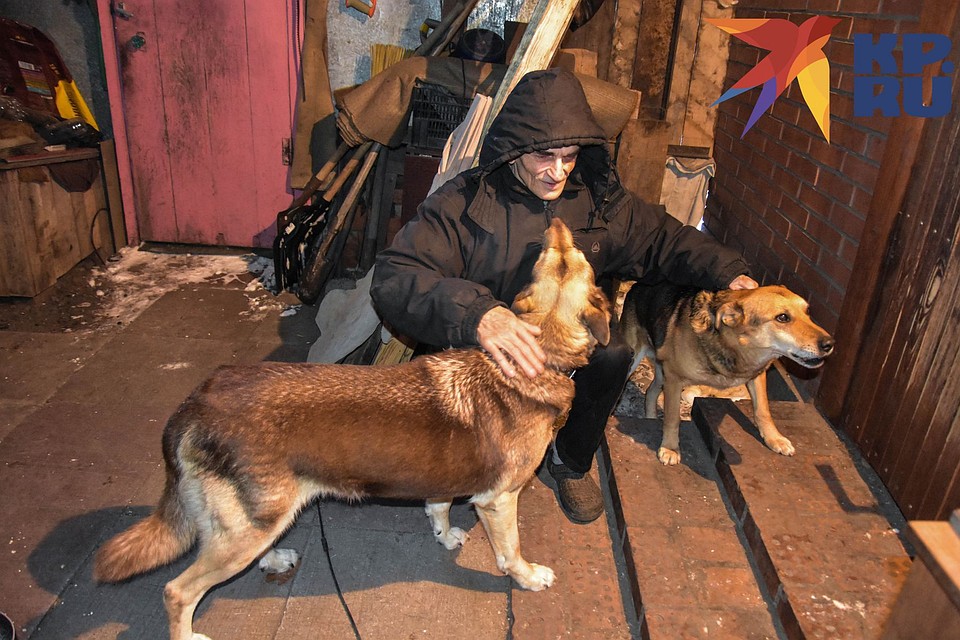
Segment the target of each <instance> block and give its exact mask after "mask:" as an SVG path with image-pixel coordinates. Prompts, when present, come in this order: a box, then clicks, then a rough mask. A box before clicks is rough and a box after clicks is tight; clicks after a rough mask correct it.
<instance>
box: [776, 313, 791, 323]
mask: <svg viewBox="0 0 960 640" xmlns="http://www.w3.org/2000/svg"><path fill="white" fill-rule="evenodd" d="M790 320H792V318H791V317H790V314H789V313H781V314H780V315H778V316H777V322H783V323H787V322H790Z"/></svg>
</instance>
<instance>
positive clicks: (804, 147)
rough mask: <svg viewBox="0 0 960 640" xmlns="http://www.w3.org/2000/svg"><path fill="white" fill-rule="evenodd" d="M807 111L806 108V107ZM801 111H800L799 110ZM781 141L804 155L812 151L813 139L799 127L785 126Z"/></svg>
mask: <svg viewBox="0 0 960 640" xmlns="http://www.w3.org/2000/svg"><path fill="white" fill-rule="evenodd" d="M804 109H806V107H804ZM798 111H799V110H798ZM780 139H781V141H782V142H783V144H785V145H787V146H789V147H790V148H791V149H796V150H797V151H800V152H802V153H806V152H807V151H809V150H810V143H811V137H810V134H809V133H808V132H807V131H804V130H803V129H799V128H797V127H790V126H785V127H783V133H781V138H780Z"/></svg>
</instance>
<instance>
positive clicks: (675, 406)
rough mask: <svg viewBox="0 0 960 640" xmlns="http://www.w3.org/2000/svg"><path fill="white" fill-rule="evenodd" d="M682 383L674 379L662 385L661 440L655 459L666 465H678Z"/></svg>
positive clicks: (667, 380)
mask: <svg viewBox="0 0 960 640" xmlns="http://www.w3.org/2000/svg"><path fill="white" fill-rule="evenodd" d="M682 394H683V383H682V381H680V380H677V379H676V378H675V377H672V376H671V377H670V378H667V379H666V380H664V385H663V438H662V440H661V441H660V448H659V449H657V459H659V460H660V462H661V463H663V464H666V465H674V464H680V396H681V395H682Z"/></svg>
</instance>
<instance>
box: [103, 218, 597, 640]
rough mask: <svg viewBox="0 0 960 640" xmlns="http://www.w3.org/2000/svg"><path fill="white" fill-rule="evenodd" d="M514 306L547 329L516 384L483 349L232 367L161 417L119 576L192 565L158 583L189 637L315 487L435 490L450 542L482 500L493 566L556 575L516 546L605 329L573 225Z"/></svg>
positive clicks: (431, 502) (109, 576)
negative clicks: (155, 457)
mask: <svg viewBox="0 0 960 640" xmlns="http://www.w3.org/2000/svg"><path fill="white" fill-rule="evenodd" d="M513 308H514V311H515V312H516V313H517V314H518V315H519V316H520V317H521V318H522V319H523V320H525V321H527V322H529V323H531V324H535V325H537V326H539V327H540V328H541V331H542V332H541V335H540V340H541V343H542V347H543V350H544V352H545V353H546V354H547V362H546V367H547V369H546V371H544V372H543V373H542V374H540V375H539V376H537V377H536V378H535V379H532V380H531V379H529V378H527V377H526V376H523V375H518V376H515V377H512V378H507V377H506V376H504V375H503V372H502V371H501V369H500V367H499V366H498V365H497V364H496V363H495V362H494V361H493V359H492V358H490V357H489V356H488V355H487V354H485V353H483V352H482V351H480V350H467V349H461V350H449V351H445V352H442V353H439V354H436V355H431V356H423V357H421V358H417V359H415V360H413V361H411V362H408V363H405V364H400V365H394V366H381V367H373V366H342V365H340V366H338V365H317V364H283V363H264V364H262V365H253V366H240V367H222V368H220V369H219V370H217V371H216V372H215V373H214V374H213V376H212V377H211V378H210V379H208V380H207V381H206V382H204V383H203V384H202V385H201V386H200V387H199V388H198V389H197V390H196V391H194V392H193V394H192V395H191V396H190V397H189V398H188V399H187V400H186V401H185V402H184V403H183V405H181V407H180V409H179V410H178V411H177V413H176V414H174V416H173V417H172V418H171V419H170V421H169V422H168V423H167V426H166V429H165V431H164V435H163V453H164V459H165V461H166V466H167V480H166V486H165V488H164V493H163V496H162V498H161V500H160V504H159V506H158V507H157V509H156V511H155V512H154V513H153V514H152V515H150V516H149V517H148V518H146V519H145V520H142V521H141V522H139V523H137V524H136V525H134V526H133V527H131V528H130V529H128V530H127V531H125V532H123V533H121V534H119V535H118V536H116V537H115V538H113V539H111V540H110V541H109V542H107V543H106V545H105V546H104V547H103V548H102V549H101V550H100V551H99V553H98V555H97V560H96V569H95V576H96V578H97V579H98V580H101V581H110V582H116V581H120V580H124V579H127V578H129V577H131V576H133V575H136V574H138V573H143V572H145V571H149V570H151V569H153V568H155V567H158V566H160V565H163V564H165V563H168V562H171V561H172V560H174V559H176V558H177V557H178V556H180V555H182V554H183V553H185V552H186V551H187V550H188V549H190V547H191V546H193V544H194V543H195V542H196V541H199V544H200V551H199V554H198V557H197V559H196V561H195V562H194V563H193V564H192V565H191V566H190V567H189V568H188V569H187V570H186V571H184V572H183V573H182V574H181V575H180V576H178V577H177V578H175V579H174V580H172V581H171V582H170V583H168V584H167V585H166V588H165V589H164V602H165V605H166V608H167V615H168V617H169V621H170V637H171V639H172V640H193V638H194V635H193V630H192V629H193V626H192V625H193V614H194V610H195V608H196V606H197V603H198V602H199V601H200V598H201V597H203V595H204V593H206V592H207V590H209V589H210V588H211V587H213V586H214V585H216V584H219V583H220V582H223V581H224V580H227V579H229V578H230V577H232V576H234V575H236V574H237V573H239V572H240V571H242V570H243V569H244V568H245V567H247V565H249V564H250V563H251V562H253V561H254V560H255V559H256V558H257V557H259V556H260V555H262V554H263V553H264V552H266V551H267V550H268V549H269V548H270V545H272V544H273V542H274V541H275V540H276V539H277V537H279V536H280V534H281V533H283V531H284V530H285V529H286V528H287V527H289V526H290V525H291V523H292V522H293V521H294V519H295V518H296V515H297V513H298V512H299V510H300V509H301V508H302V507H303V506H304V505H306V504H307V503H308V502H310V501H311V500H313V499H314V498H315V497H316V496H318V495H333V496H339V497H343V498H347V499H359V498H362V497H364V496H379V497H394V498H421V499H427V509H426V510H427V515H428V516H429V517H430V520H431V522H432V523H433V528H434V533H435V535H436V537H437V539H438V540H439V541H440V542H442V543H443V544H444V545H445V546H447V548H450V549H452V548H454V547H456V546H458V545H460V544H462V543H463V541H464V540H465V538H466V536H465V534H464V533H463V532H462V531H460V530H459V529H456V528H451V527H450V521H449V510H450V504H451V501H452V499H453V497H455V496H472V498H471V501H472V502H473V504H474V505H475V506H476V510H477V514H478V515H479V517H480V520H481V521H482V522H483V526H484V528H485V529H486V530H487V534H488V536H489V538H490V542H491V544H492V546H493V550H494V553H495V555H496V558H497V566H498V567H499V568H500V569H501V570H502V571H504V572H506V573H508V574H509V575H510V576H512V577H513V578H514V579H515V580H516V581H517V583H519V584H520V585H521V586H522V587H524V588H526V589H533V590H540V589H543V588H545V587H549V586H550V585H551V584H552V583H553V581H554V574H553V571H552V570H550V569H549V568H548V567H543V566H540V565H536V564H531V563H529V562H527V561H526V560H524V559H523V558H522V557H521V555H520V542H519V534H518V529H517V496H518V494H519V492H520V489H521V488H522V487H523V486H524V485H525V484H526V483H527V482H528V481H529V480H530V478H531V477H532V476H533V474H534V471H535V470H536V468H537V466H538V465H539V464H540V461H541V459H542V458H543V454H544V452H545V451H546V448H547V445H548V444H549V443H550V440H551V439H552V438H553V435H554V430H555V426H554V425H555V423H556V422H557V419H558V417H559V416H561V415H562V414H564V413H565V412H566V411H567V410H569V408H570V403H571V401H572V399H573V393H574V386H573V381H572V380H571V379H570V378H569V376H568V374H569V372H570V371H571V370H573V369H576V368H578V367H581V366H583V365H585V364H586V363H587V359H588V357H589V355H590V353H591V352H592V350H593V348H594V346H595V345H596V344H597V343H598V342H599V343H600V344H606V343H607V342H608V340H609V338H610V333H609V331H610V329H609V321H610V306H609V303H608V302H607V300H606V298H604V296H603V294H602V293H601V292H600V290H599V289H598V288H597V287H596V286H595V284H594V274H593V270H592V269H591V268H590V265H589V263H588V262H587V261H586V259H585V258H584V256H583V254H582V253H581V252H580V250H579V249H577V248H576V247H574V245H573V238H572V237H571V234H570V231H569V230H568V229H567V227H566V226H564V224H563V223H562V222H561V221H560V220H559V219H554V221H553V223H552V225H551V226H550V228H549V229H547V231H546V233H545V239H544V248H543V251H542V252H541V254H540V257H539V259H538V260H537V263H536V265H535V266H534V270H533V282H532V283H531V284H530V286H529V287H527V289H525V290H524V291H523V292H521V294H520V295H519V296H517V299H516V301H515V302H514V306H513Z"/></svg>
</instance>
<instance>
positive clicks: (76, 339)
mask: <svg viewBox="0 0 960 640" xmlns="http://www.w3.org/2000/svg"><path fill="white" fill-rule="evenodd" d="M269 279H270V265H269V261H267V260H265V259H263V258H257V257H256V256H253V255H251V254H237V255H215V254H189V253H170V252H161V251H146V250H136V249H125V250H124V251H123V252H121V254H119V255H118V256H117V259H116V260H115V261H110V262H107V263H106V264H97V263H96V262H94V261H92V260H87V261H84V262H83V263H81V264H80V265H79V266H78V267H77V268H75V269H74V270H73V271H71V272H70V273H68V274H67V275H66V276H64V277H63V278H61V280H60V281H59V282H58V283H57V285H56V286H54V287H53V288H51V289H49V290H47V291H45V292H43V293H42V294H41V295H39V296H37V297H36V298H34V299H30V300H28V299H13V298H0V612H3V613H5V614H6V615H7V616H9V617H10V618H11V619H12V620H13V621H14V623H15V626H16V628H17V634H18V635H17V637H18V638H35V639H46V638H50V639H62V638H89V639H94V638H96V639H100V638H125V639H139V638H164V637H167V632H166V617H165V613H164V610H163V605H162V599H161V593H162V588H163V584H164V583H165V582H167V581H168V580H170V579H171V578H172V577H173V576H175V575H177V574H178V573H179V572H181V571H182V570H183V569H184V568H185V567H186V566H187V564H188V563H189V562H190V559H191V557H192V555H191V554H188V556H186V557H184V558H182V559H180V560H178V561H177V562H175V563H173V564H171V565H170V566H168V567H165V568H162V569H160V570H158V571H155V572H153V573H151V574H148V575H145V576H141V577H138V578H134V579H132V580H130V581H128V582H127V583H125V584H121V585H97V584H95V583H94V582H93V581H92V580H91V563H92V558H93V554H94V552H95V551H96V549H97V547H98V546H99V545H100V544H101V543H102V542H103V541H104V540H105V539H106V538H108V537H109V536H111V535H113V534H115V533H116V532H118V531H120V530H122V529H124V528H126V527H128V526H130V525H131V524H132V523H134V522H136V521H137V520H139V519H140V518H142V517H144V516H145V515H146V514H147V513H149V511H150V509H151V508H152V506H153V505H154V504H155V501H156V499H157V497H158V496H159V493H160V490H161V488H162V482H163V465H162V459H161V456H160V434H161V432H162V429H163V425H164V423H165V421H166V419H167V418H168V417H169V415H170V414H171V413H172V412H173V411H174V410H175V409H176V407H177V406H178V405H179V403H180V402H181V401H182V400H183V399H184V397H186V395H187V394H188V393H189V391H190V390H191V389H192V388H193V387H194V386H196V385H197V384H198V383H199V382H200V381H202V380H203V379H204V377H206V376H207V375H208V374H209V373H210V372H211V371H212V370H213V369H214V368H216V367H217V366H219V365H221V364H227V363H251V362H258V361H262V360H280V361H302V360H305V359H306V356H307V352H308V351H309V348H310V345H311V344H312V343H313V341H314V340H315V339H316V337H317V332H318V330H317V326H316V323H315V316H316V307H308V306H302V305H301V304H299V301H298V300H297V299H296V298H295V297H294V296H292V295H290V294H282V295H279V296H275V295H274V294H272V293H270V292H269V291H268V290H266V289H265V288H264V287H263V282H266V281H269ZM636 382H637V384H640V385H641V386H642V384H643V382H642V380H639V379H638V380H637V381H636ZM781 382H782V384H781V388H782V389H783V394H785V395H784V396H783V397H777V398H775V400H778V402H777V403H775V404H776V407H775V418H777V419H780V416H782V418H783V425H781V426H782V430H783V431H784V432H785V433H786V434H787V435H788V436H790V437H792V438H793V439H794V442H795V444H797V445H798V446H797V448H798V454H797V456H795V457H793V458H784V457H781V456H777V455H776V454H774V453H772V452H770V451H769V450H767V449H766V448H765V447H763V445H762V443H760V442H759V441H758V438H757V436H756V435H755V430H752V425H751V424H750V422H749V419H748V418H746V417H745V416H749V407H748V406H746V407H744V408H743V410H742V411H741V407H742V406H743V404H742V403H736V404H734V403H733V402H730V401H729V400H718V399H710V400H709V401H706V402H703V403H701V401H699V400H698V401H697V404H696V405H695V407H694V411H693V413H694V416H693V417H694V422H688V423H686V424H685V425H684V427H683V428H682V444H681V446H682V449H683V451H684V460H683V463H682V464H681V465H680V466H678V467H675V468H664V467H661V466H660V465H659V464H658V463H657V462H656V455H655V453H656V446H657V442H658V439H659V427H658V425H657V423H656V421H652V420H644V419H643V418H642V416H643V400H642V396H641V394H640V392H639V389H638V388H637V386H636V384H634V383H631V384H629V385H628V388H627V390H626V391H625V394H624V398H623V401H622V403H621V406H620V408H619V409H618V411H617V414H616V416H615V417H614V418H613V419H611V422H610V425H609V426H608V434H607V443H606V444H605V445H604V447H603V448H602V450H601V452H600V453H599V455H598V464H597V465H595V468H594V470H593V473H595V474H596V477H597V478H598V479H599V480H600V481H601V483H602V485H603V486H604V489H605V493H606V496H605V497H606V499H607V510H606V516H607V517H606V518H601V519H600V520H598V521H597V522H595V523H593V524H590V525H586V526H582V525H575V524H572V523H570V522H569V521H567V520H566V518H565V517H564V516H563V515H562V513H561V512H560V510H559V508H558V507H557V505H556V502H555V499H554V495H553V492H552V489H551V487H550V486H549V485H548V484H546V483H545V482H544V480H542V479H540V478H539V477H538V478H534V479H533V480H532V481H531V483H530V485H529V486H528V488H527V489H525V490H524V492H523V493H522V494H521V498H520V535H521V542H522V545H523V550H524V555H525V556H526V557H527V558H528V559H530V560H532V561H536V562H538V563H541V564H546V565H548V566H551V567H552V568H553V569H554V570H555V571H556V573H557V583H556V585H555V586H554V587H553V588H551V589H549V590H547V591H545V592H540V593H531V592H525V591H522V590H519V589H517V588H515V585H513V584H511V582H510V580H509V579H508V578H506V577H504V576H503V575H502V574H501V573H500V572H499V571H498V570H497V568H496V563H495V561H494V558H493V555H492V553H491V552H490V547H489V543H488V542H487V540H486V536H485V533H484V531H483V529H482V527H481V526H480V525H479V523H478V521H477V518H476V515H475V514H474V512H473V510H472V509H471V508H470V506H469V505H468V504H465V503H460V504H456V505H455V506H454V509H453V512H452V520H453V524H454V525H455V526H459V527H461V528H463V529H465V530H467V531H468V532H469V534H470V540H469V541H468V542H467V544H466V545H465V546H464V547H463V548H462V549H460V550H458V551H453V552H450V551H447V550H446V549H444V548H443V547H442V546H440V545H439V544H437V543H436V542H435V540H434V538H433V535H432V533H431V531H430V527H429V525H428V522H427V519H426V517H425V515H424V513H423V508H422V505H420V504H415V503H402V502H367V503H363V504H360V505H348V504H345V503H342V502H337V501H324V502H321V503H320V504H319V506H317V505H314V506H311V507H310V508H308V509H307V510H305V512H304V513H303V514H302V515H301V517H300V518H299V520H298V522H297V523H296V525H295V526H294V527H293V528H292V530H291V531H290V532H289V533H288V534H287V535H286V536H285V537H284V539H283V540H282V541H281V542H280V546H283V547H292V548H296V549H298V550H299V552H300V555H301V563H300V566H299V567H298V569H297V570H296V572H294V573H292V574H290V575H285V576H283V577H281V578H280V579H271V578H269V577H268V576H266V575H265V574H262V573H261V572H260V571H258V570H257V569H256V567H253V568H251V569H249V570H247V571H246V572H244V573H242V574H240V575H239V576H237V577H236V578H234V579H233V580H231V581H229V582H228V583H225V584H223V585H221V586H219V587H217V588H216V589H214V590H213V591H211V593H210V594H209V595H208V596H207V597H206V598H205V599H204V600H203V601H202V603H201V605H200V607H199V609H198V611H197V616H196V619H195V630H196V631H197V632H199V633H204V634H206V635H208V636H210V637H212V638H235V637H243V638H251V639H256V638H277V639H280V638H284V639H286V638H319V639H327V638H330V639H333V638H336V639H340V638H353V637H358V636H359V637H362V638H367V639H375V638H383V639H395V638H450V637H473V638H477V639H483V640H485V639H487V638H517V639H522V638H602V639H607V638H639V637H649V638H730V639H733V638H737V639H740V638H804V637H808V638H813V637H823V638H835V637H845V638H872V637H875V634H876V633H877V630H878V629H879V627H880V625H882V622H883V620H884V619H885V618H886V616H887V614H888V613H889V608H890V606H891V604H892V602H893V599H894V597H895V595H896V593H897V591H898V589H899V585H900V582H901V581H902V577H903V574H904V573H905V571H906V569H907V568H908V567H909V562H910V560H909V556H908V555H907V553H906V551H905V550H904V548H903V546H902V545H901V542H900V535H899V534H900V533H901V532H902V529H903V527H904V524H903V523H902V521H901V520H900V519H899V514H898V512H897V511H896V508H895V507H894V506H893V504H892V502H891V501H890V500H889V497H887V496H886V495H885V494H884V492H883V488H882V485H880V484H879V482H877V481H876V478H875V476H874V475H872V472H871V471H870V470H869V468H867V467H866V466H865V465H863V464H862V463H861V462H860V460H859V458H858V456H856V452H855V451H851V450H850V449H849V447H848V446H847V445H846V444H845V442H844V440H842V438H839V437H838V436H837V434H836V433H835V432H834V431H833V429H831V428H830V427H829V425H827V424H826V423H824V422H823V421H822V419H820V418H819V415H818V414H817V413H816V411H815V409H814V408H813V407H812V405H810V404H809V403H808V402H804V401H803V399H802V398H800V397H794V396H798V395H800V394H793V396H791V388H793V389H794V390H795V387H792V385H791V384H790V380H789V376H787V379H786V380H783V381H781ZM772 386H776V385H772ZM744 412H745V413H744ZM784 425H786V426H784ZM824 531H825V532H827V533H829V535H828V536H825V535H822V532H824ZM331 568H332V571H331ZM338 586H339V589H338ZM350 616H352V618H353V620H354V621H355V623H356V632H355V631H354V629H353V628H352V627H351V623H350Z"/></svg>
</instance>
